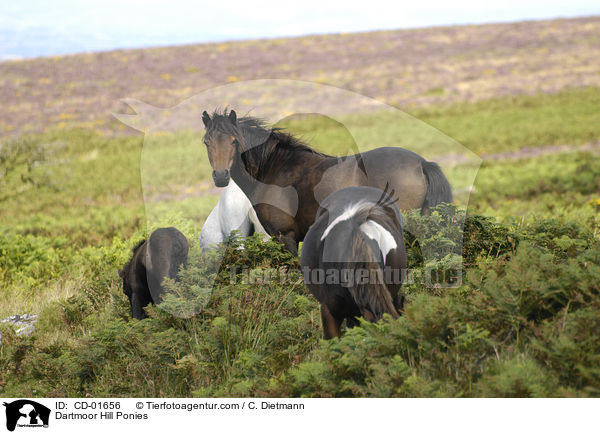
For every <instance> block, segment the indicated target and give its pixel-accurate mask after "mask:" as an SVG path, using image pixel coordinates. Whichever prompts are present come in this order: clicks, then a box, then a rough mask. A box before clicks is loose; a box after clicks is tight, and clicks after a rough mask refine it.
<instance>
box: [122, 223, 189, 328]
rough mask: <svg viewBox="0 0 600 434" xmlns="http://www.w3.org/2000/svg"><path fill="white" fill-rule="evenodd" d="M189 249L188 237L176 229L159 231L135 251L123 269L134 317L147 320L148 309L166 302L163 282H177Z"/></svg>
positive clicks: (138, 245) (137, 246) (141, 242)
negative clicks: (165, 279)
mask: <svg viewBox="0 0 600 434" xmlns="http://www.w3.org/2000/svg"><path fill="white" fill-rule="evenodd" d="M188 248H189V247H188V241H187V239H186V238H185V235H183V234H182V233H181V232H180V231H179V230H177V229H176V228H173V227H170V228H159V229H156V230H155V231H154V232H152V234H151V235H150V238H148V239H147V240H142V241H140V242H139V243H138V244H137V245H136V246H135V247H134V248H133V257H132V258H131V260H130V261H129V262H128V263H127V264H126V265H125V266H124V267H123V269H122V270H119V277H120V278H121V279H123V292H124V293H125V295H127V298H129V303H130V305H131V316H132V317H133V318H136V319H143V318H146V313H145V312H144V308H145V307H146V306H148V305H149V304H150V303H156V304H158V303H160V302H161V301H162V295H163V287H162V281H163V279H164V278H165V277H169V278H171V279H177V272H178V271H179V267H180V266H181V265H183V266H184V267H185V266H186V264H187V257H188Z"/></svg>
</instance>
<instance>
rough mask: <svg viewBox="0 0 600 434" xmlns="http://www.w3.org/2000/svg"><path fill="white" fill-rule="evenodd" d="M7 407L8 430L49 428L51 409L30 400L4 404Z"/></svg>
mask: <svg viewBox="0 0 600 434" xmlns="http://www.w3.org/2000/svg"><path fill="white" fill-rule="evenodd" d="M4 406H5V407H6V429H8V430H9V431H14V430H15V428H16V427H17V426H19V427H28V428H33V427H45V428H46V427H48V422H49V420H50V409H49V408H48V407H45V406H43V405H42V404H38V403H37V402H35V401H31V400H29V399H19V400H17V401H13V402H10V403H6V402H5V403H4Z"/></svg>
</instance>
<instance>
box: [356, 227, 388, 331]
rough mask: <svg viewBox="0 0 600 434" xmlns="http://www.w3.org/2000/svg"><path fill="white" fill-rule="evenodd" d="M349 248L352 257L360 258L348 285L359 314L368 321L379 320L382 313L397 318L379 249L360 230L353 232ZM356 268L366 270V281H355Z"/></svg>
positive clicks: (357, 274)
mask: <svg viewBox="0 0 600 434" xmlns="http://www.w3.org/2000/svg"><path fill="white" fill-rule="evenodd" d="M371 244H372V243H371ZM351 248H352V257H355V258H361V259H362V260H361V261H360V262H357V263H355V265H354V277H355V280H354V281H353V282H352V284H351V285H350V286H349V287H348V291H349V292H350V295H351V296H352V298H353V299H354V303H356V305H357V306H358V308H359V310H360V313H361V315H362V316H363V317H364V318H365V319H367V320H369V321H379V320H380V319H381V318H382V317H383V314H384V313H387V314H390V315H391V316H392V317H393V318H398V317H399V314H398V311H397V310H396V307H395V306H394V302H393V301H392V296H391V295H390V291H389V289H388V287H387V286H386V284H385V278H384V277H385V271H384V268H383V264H382V263H381V259H382V258H381V254H380V252H379V250H374V249H373V248H372V245H369V243H368V242H367V241H366V238H365V235H364V234H362V232H360V231H358V232H355V234H354V236H353V240H352V246H351ZM357 270H367V271H368V276H367V278H366V281H356V279H357V278H358V277H359V276H360V274H359V273H357Z"/></svg>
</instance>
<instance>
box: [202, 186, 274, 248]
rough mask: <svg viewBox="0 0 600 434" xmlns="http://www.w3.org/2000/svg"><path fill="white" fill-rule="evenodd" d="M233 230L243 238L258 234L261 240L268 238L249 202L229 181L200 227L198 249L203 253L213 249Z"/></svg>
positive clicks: (240, 190)
mask: <svg viewBox="0 0 600 434" xmlns="http://www.w3.org/2000/svg"><path fill="white" fill-rule="evenodd" d="M234 230H237V231H239V232H240V235H241V236H243V237H248V236H250V235H252V234H253V233H255V232H258V233H260V234H264V237H263V238H268V235H267V232H266V231H265V229H264V228H263V226H262V224H261V223H260V221H259V220H258V217H257V215H256V212H255V211H254V208H253V207H252V204H251V203H250V200H248V198H247V197H246V195H245V194H244V192H243V191H242V189H241V188H240V187H238V185H237V184H236V183H235V182H233V181H231V182H230V183H229V185H228V186H227V187H225V189H224V190H223V193H221V198H220V199H219V203H217V206H216V207H215V208H214V209H213V210H212V211H211V213H210V214H209V216H208V218H207V219H206V222H205V223H204V226H202V231H201V232H200V248H201V249H202V250H203V251H205V250H208V249H212V248H215V247H216V246H217V244H219V243H222V242H224V241H226V240H227V238H228V237H229V235H230V234H231V232H232V231H234Z"/></svg>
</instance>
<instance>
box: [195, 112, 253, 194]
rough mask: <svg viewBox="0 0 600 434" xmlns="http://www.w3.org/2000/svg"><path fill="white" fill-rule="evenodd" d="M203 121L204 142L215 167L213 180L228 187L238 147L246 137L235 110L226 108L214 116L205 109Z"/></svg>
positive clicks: (218, 184)
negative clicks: (242, 132)
mask: <svg viewBox="0 0 600 434" xmlns="http://www.w3.org/2000/svg"><path fill="white" fill-rule="evenodd" d="M202 122H204V127H205V128H206V133H205V134H204V143H205V144H206V150H207V152H208V160H209V161H210V165H211V167H212V168H213V173H212V176H213V180H214V181H215V185H216V186H217V187H226V186H227V185H228V184H229V179H230V177H231V173H230V171H231V166H232V165H233V159H234V157H235V153H236V149H237V148H238V147H239V146H240V144H242V145H243V143H240V142H243V140H244V137H243V135H242V134H241V131H240V128H239V125H238V121H237V115H236V113H235V111H234V110H231V111H229V113H227V110H224V111H223V113H222V114H220V113H217V112H215V113H213V115H212V118H211V117H210V115H209V114H208V113H207V112H206V111H205V112H204V113H202Z"/></svg>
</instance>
